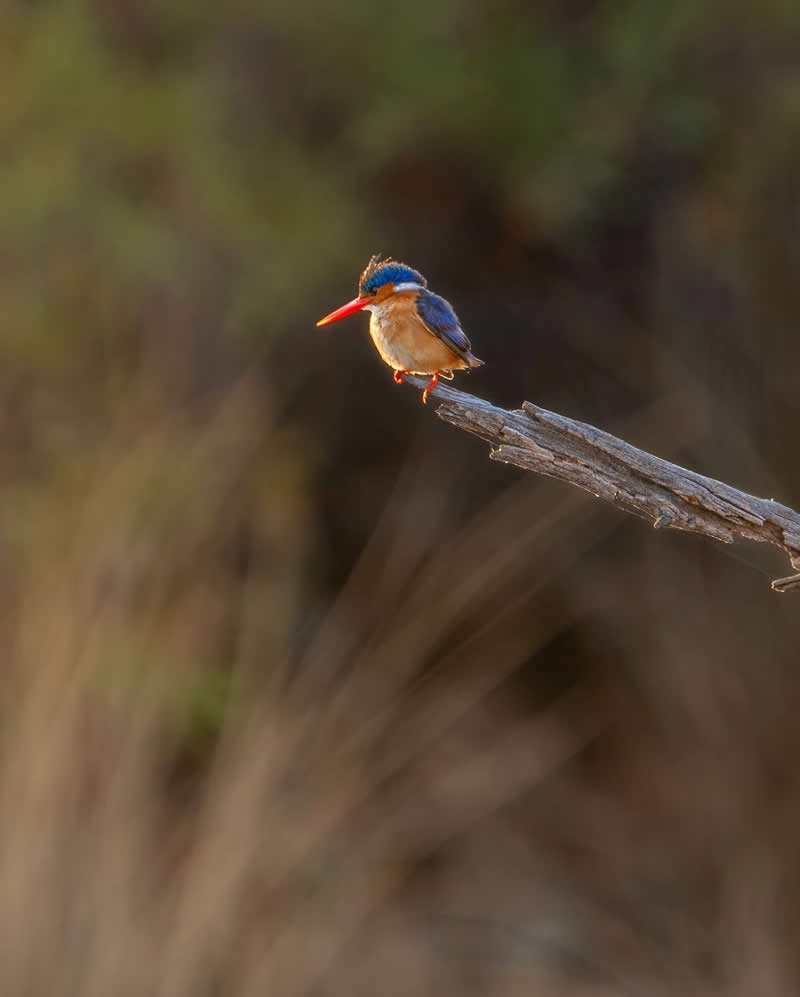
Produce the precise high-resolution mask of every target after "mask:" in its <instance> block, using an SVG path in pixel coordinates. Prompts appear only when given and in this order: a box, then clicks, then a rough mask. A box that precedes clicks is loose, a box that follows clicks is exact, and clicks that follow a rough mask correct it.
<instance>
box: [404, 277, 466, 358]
mask: <svg viewBox="0 0 800 997" xmlns="http://www.w3.org/2000/svg"><path fill="white" fill-rule="evenodd" d="M417 311H418V313H419V317H420V318H421V319H422V321H423V322H424V323H425V325H426V326H427V327H428V329H429V330H430V331H431V332H432V333H433V334H434V336H438V337H439V339H441V340H443V341H444V342H445V343H447V345H448V346H450V347H451V348H452V350H453V352H454V353H457V354H458V355H459V356H460V357H463V358H464V359H467V358H468V356H469V353H470V343H469V340H468V339H467V336H466V334H465V332H464V330H463V329H462V328H461V323H460V322H459V321H458V316H457V315H456V313H455V312H454V311H453V308H452V306H451V305H450V302H449V301H445V299H444V298H440V297H439V295H438V294H433V293H432V292H431V291H427V290H423V291H420V292H419V293H418V294H417Z"/></svg>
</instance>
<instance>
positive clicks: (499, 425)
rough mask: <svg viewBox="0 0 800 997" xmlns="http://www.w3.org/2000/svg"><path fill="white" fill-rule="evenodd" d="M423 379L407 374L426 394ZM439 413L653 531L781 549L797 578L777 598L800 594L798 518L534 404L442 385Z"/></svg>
mask: <svg viewBox="0 0 800 997" xmlns="http://www.w3.org/2000/svg"><path fill="white" fill-rule="evenodd" d="M427 380H428V379H427V378H421V377H414V376H410V375H406V382H407V383H408V384H411V385H413V386H414V387H417V388H424V387H425V385H426V384H427ZM431 401H438V402H439V403H440V404H439V405H438V407H437V408H436V414H437V415H438V416H439V417H440V418H442V419H444V420H445V422H449V423H452V425H454V426H458V427H459V428H460V429H465V430H466V431H467V432H469V433H474V434H475V435H476V436H480V437H481V439H484V440H486V442H487V443H489V444H491V447H492V451H491V454H490V457H491V459H492V460H499V461H503V462H504V463H507V464H516V465H517V466H518V467H522V468H525V469H526V470H528V471H538V472H539V473H540V474H547V475H549V476H550V477H553V478H561V479H562V480H563V481H568V482H569V483H570V484H573V485H577V486H578V487H579V488H584V489H586V491H589V492H591V493H592V494H593V495H595V496H596V497H597V498H602V499H605V500H606V501H608V502H611V503H612V504H613V505H615V506H617V507H618V508H620V509H623V510H625V511H626V512H631V513H633V514H634V515H637V516H640V517H642V518H643V519H647V520H650V522H652V524H653V526H655V527H672V528H673V529H678V530H687V531H688V532H690V533H700V534H702V535H704V536H707V537H713V538H714V539H715V540H721V541H723V543H732V542H733V541H734V540H735V539H736V538H737V537H744V538H745V539H747V540H757V541H760V542H762V543H770V544H774V545H775V546H776V547H781V548H783V550H784V551H785V552H786V554H787V555H788V557H789V561H790V562H791V565H792V567H793V568H794V569H796V571H797V572H798V573H796V574H793V575H791V576H789V577H787V578H778V579H776V580H775V581H774V582H773V583H772V587H773V588H774V589H775V590H776V591H778V592H785V591H787V590H789V589H795V588H796V589H799V590H800V513H797V512H795V511H794V510H793V509H790V508H788V507H787V506H785V505H780V503H778V502H774V501H772V500H771V499H762V498H757V497H756V496H755V495H748V494H747V493H746V492H742V491H739V489H738V488H733V487H732V486H731V485H726V484H724V482H722V481H715V480H714V479H713V478H707V477H705V475H702V474H698V473H697V472H696V471H690V470H688V469H687V468H685V467H679V466H678V465H677V464H671V463H670V462H669V461H666V460H662V459H661V458H660V457H654V456H653V455H652V454H649V453H646V452H645V451H644V450H639V449H637V448H636V447H634V446H631V445H630V444H629V443H625V442H624V440H620V439H618V438H617V437H616V436H611V434H610V433H605V432H603V431H602V430H601V429H596V428H595V427H594V426H589V425H588V424H587V423H584V422H577V421H576V420H575V419H568V418H567V417H566V416H563V415H558V414H556V413H555V412H548V411H547V410H546V409H543V408H539V406H538V405H534V404H532V403H531V402H523V403H522V408H521V409H515V410H513V411H509V410H507V409H502V408H498V407H497V406H495V405H492V404H491V403H490V402H487V401H484V400H483V399H482V398H476V397H475V396H474V395H468V394H466V393H465V392H463V391H458V390H456V389H455V388H451V387H449V386H446V385H442V384H440V385H438V386H437V387H436V388H435V389H434V390H433V391H432V392H431Z"/></svg>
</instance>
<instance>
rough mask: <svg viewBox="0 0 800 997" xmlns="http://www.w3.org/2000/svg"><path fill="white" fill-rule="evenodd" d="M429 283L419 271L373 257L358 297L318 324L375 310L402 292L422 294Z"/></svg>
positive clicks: (360, 281)
mask: <svg viewBox="0 0 800 997" xmlns="http://www.w3.org/2000/svg"><path fill="white" fill-rule="evenodd" d="M423 287H427V281H426V280H425V278H424V277H423V276H422V274H421V273H420V272H419V271H418V270H414V269H413V268H412V267H409V266H406V264H405V263H398V262H397V261H396V260H379V259H378V257H377V256H373V257H372V258H371V259H370V261H369V263H368V264H367V265H366V267H365V268H364V272H363V273H362V274H361V277H360V278H359V280H358V297H357V298H353V300H352V301H348V302H347V304H346V305H342V307H341V308H337V309H336V311H335V312H331V313H330V315H326V316H325V318H321V319H320V320H319V322H317V325H328V323H329V322H336V321H337V320H338V319H340V318H344V317H345V316H346V315H352V314H353V312H357V311H360V310H361V309H362V308H374V307H375V306H377V305H380V304H381V302H383V301H385V300H386V299H387V298H388V297H390V296H391V295H392V294H397V292H398V291H418V290H419V289H420V288H423Z"/></svg>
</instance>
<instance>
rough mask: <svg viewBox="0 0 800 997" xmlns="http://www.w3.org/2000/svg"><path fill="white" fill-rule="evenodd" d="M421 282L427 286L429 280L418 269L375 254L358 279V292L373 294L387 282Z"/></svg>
mask: <svg viewBox="0 0 800 997" xmlns="http://www.w3.org/2000/svg"><path fill="white" fill-rule="evenodd" d="M406 283H414V284H419V285H420V287H427V286H428V282H427V281H426V280H425V278H424V277H423V276H422V274H421V273H420V272H419V271H418V270H414V269H413V268H412V267H409V266H406V264H405V263H398V262H397V260H392V259H389V260H380V259H379V258H378V257H377V256H373V257H372V258H371V259H370V261H369V263H368V264H367V265H366V268H365V269H364V272H363V273H362V274H361V277H360V278H359V281H358V293H359V294H360V295H362V296H367V295H373V294H375V293H376V292H377V291H378V290H379V289H380V288H381V287H383V286H384V285H385V284H406Z"/></svg>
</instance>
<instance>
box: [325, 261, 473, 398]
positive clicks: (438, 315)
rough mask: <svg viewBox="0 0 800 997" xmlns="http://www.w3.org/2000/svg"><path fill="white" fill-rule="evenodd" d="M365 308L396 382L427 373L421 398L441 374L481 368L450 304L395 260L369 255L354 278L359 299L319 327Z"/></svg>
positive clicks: (329, 317) (344, 306)
mask: <svg viewBox="0 0 800 997" xmlns="http://www.w3.org/2000/svg"><path fill="white" fill-rule="evenodd" d="M362 308H363V309H366V310H367V311H369V312H372V315H371V316H370V320H369V331H370V335H371V336H372V342H373V343H374V344H375V348H376V349H377V351H378V353H380V355H381V357H382V359H383V361H384V362H385V363H387V364H388V365H389V366H390V367H392V368H393V369H394V380H395V383H396V384H402V383H403V374H431V375H433V376H432V377H431V380H430V383H429V384H428V386H427V387H426V388H425V390H424V391H423V392H422V401H423V402H427V400H428V394H429V393H430V391H431V390H432V389H433V388H434V387H435V386H436V384H437V383H438V381H439V378H440V377H446V378H448V379H449V378H452V376H453V371H454V370H468V369H469V368H470V367H481V366H482V365H483V361H482V360H479V359H478V358H477V357H476V356H475V355H474V354H473V353H472V351H471V347H470V342H469V340H468V339H467V337H466V335H465V334H464V330H463V329H462V328H461V323H460V322H459V321H458V316H457V315H456V313H455V312H454V311H453V308H452V306H451V305H450V303H449V302H447V301H445V300H444V298H440V297H439V295H438V294H433V292H432V291H429V290H428V282H427V281H426V280H425V278H424V277H423V276H422V274H421V273H419V271H417V270H413V269H412V268H411V267H409V266H406V264H405V263H398V262H397V261H396V260H391V259H388V260H380V259H379V258H378V257H377V256H373V257H372V259H371V260H370V261H369V263H368V264H367V266H366V269H365V270H364V272H363V273H362V274H361V277H360V279H359V281H358V297H357V298H353V300H352V301H348V302H347V304H346V305H342V307H341V308H337V309H336V311H335V312H331V313H330V315H326V316H325V318H321V319H320V320H319V322H317V325H327V324H328V323H329V322H336V321H337V320H338V319H340V318H344V317H345V316H346V315H352V314H353V312H357V311H361V309H362Z"/></svg>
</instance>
